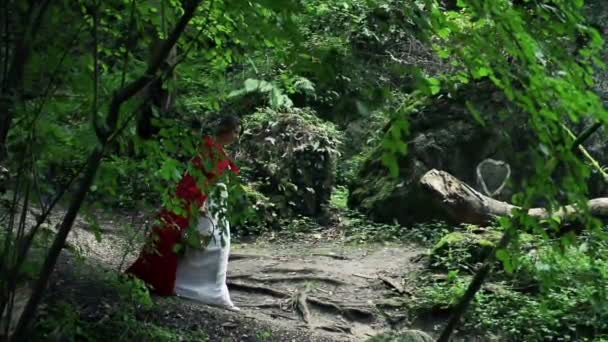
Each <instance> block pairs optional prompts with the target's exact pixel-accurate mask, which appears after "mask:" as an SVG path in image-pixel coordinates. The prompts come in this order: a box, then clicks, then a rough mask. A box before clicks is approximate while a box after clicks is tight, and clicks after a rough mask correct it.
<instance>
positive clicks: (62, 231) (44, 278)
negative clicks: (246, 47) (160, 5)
mask: <svg viewBox="0 0 608 342" xmlns="http://www.w3.org/2000/svg"><path fill="white" fill-rule="evenodd" d="M200 3H201V1H200V0H199V1H187V2H186V3H185V4H184V14H183V15H182V17H181V18H180V20H179V22H178V23H177V25H176V26H175V28H174V29H173V31H172V32H171V35H170V36H169V38H168V39H167V41H166V42H165V43H164V44H163V46H162V47H161V49H160V51H159V53H158V55H156V56H155V58H154V60H153V63H151V64H150V65H149V66H148V69H147V70H146V72H145V74H144V75H143V76H141V77H140V78H138V79H137V80H135V81H133V82H131V83H130V84H128V85H127V86H126V87H124V88H122V89H120V90H119V91H117V92H116V93H115V94H114V96H113V99H112V102H111V104H110V109H109V113H108V117H107V121H106V124H107V126H106V129H108V131H107V132H106V133H105V134H106V138H105V139H104V140H102V141H101V145H100V146H97V147H95V148H94V149H93V151H92V152H91V154H90V156H89V158H88V162H87V166H86V169H85V172H84V177H83V178H82V180H81V181H80V185H79V187H78V189H77V190H76V193H75V194H74V196H73V197H72V199H71V201H70V205H69V208H68V211H67V212H66V214H65V216H64V218H63V221H62V222H61V225H60V227H59V231H58V233H57V235H56V236H55V239H54V240H53V244H52V245H51V247H50V248H49V252H48V255H47V257H46V259H45V261H44V265H43V267H42V269H41V271H40V274H39V276H38V280H37V281H36V284H35V286H34V289H33V292H32V296H31V297H30V299H29V301H28V302H27V304H26V306H25V308H24V310H23V313H22V315H21V317H20V319H19V323H18V324H17V328H16V329H15V333H14V336H13V337H12V340H13V341H15V342H16V341H24V340H26V339H27V335H28V330H29V325H30V323H31V321H32V320H33V318H34V317H35V312H36V309H37V307H38V305H39V303H40V301H41V299H42V294H43V293H44V290H45V289H46V286H47V283H48V280H49V278H50V276H51V273H52V272H53V269H54V268H55V264H56V263H57V259H58V258H59V255H60V254H61V250H62V249H63V247H64V246H65V241H66V239H67V237H68V234H69V233H70V231H71V229H72V225H73V224H74V220H75V219H76V215H77V214H78V211H79V210H80V207H81V206H82V203H83V202H84V199H85V197H86V195H87V193H88V192H89V189H90V187H91V185H92V184H93V181H94V179H95V175H96V174H97V170H98V168H99V165H100V164H101V159H102V157H103V154H104V149H105V147H106V146H107V144H108V142H109V139H108V138H109V137H110V136H112V134H113V133H114V131H115V129H116V125H117V124H118V119H119V113H120V107H121V105H122V104H123V103H124V102H125V101H127V100H129V99H130V98H131V97H133V96H134V95H135V94H136V93H137V92H138V91H139V90H141V89H142V88H143V87H144V86H146V85H147V84H148V83H149V81H150V79H151V78H152V77H153V76H154V75H155V74H156V72H157V71H158V69H159V68H160V65H161V64H162V61H163V60H164V59H165V58H166V57H167V55H168V54H169V52H170V51H171V49H172V48H173V46H174V45H175V43H176V42H177V40H178V39H179V37H180V35H181V34H182V33H183V32H184V30H185V28H186V26H187V25H188V23H189V22H190V20H191V19H192V18H193V17H194V13H195V12H196V9H197V8H198V5H199V4H200Z"/></svg>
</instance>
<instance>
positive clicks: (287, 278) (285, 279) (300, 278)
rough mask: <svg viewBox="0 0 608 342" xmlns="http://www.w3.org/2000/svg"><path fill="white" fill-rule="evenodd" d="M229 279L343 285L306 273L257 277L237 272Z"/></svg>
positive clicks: (336, 280)
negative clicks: (318, 282) (317, 282)
mask: <svg viewBox="0 0 608 342" xmlns="http://www.w3.org/2000/svg"><path fill="white" fill-rule="evenodd" d="M228 278H229V279H241V278H246V279H249V280H253V281H258V282H261V283H278V282H289V281H320V282H326V283H330V284H333V285H344V282H343V281H341V280H338V279H334V278H329V277H323V276H307V275H295V276H283V277H268V278H263V277H257V276H254V275H252V274H237V275H231V276H228Z"/></svg>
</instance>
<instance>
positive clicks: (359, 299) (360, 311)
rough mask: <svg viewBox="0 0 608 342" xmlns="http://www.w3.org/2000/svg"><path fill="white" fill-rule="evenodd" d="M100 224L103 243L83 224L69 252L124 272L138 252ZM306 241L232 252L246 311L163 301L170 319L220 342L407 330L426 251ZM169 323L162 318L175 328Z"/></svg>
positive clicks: (236, 294) (237, 296) (106, 222)
mask: <svg viewBox="0 0 608 342" xmlns="http://www.w3.org/2000/svg"><path fill="white" fill-rule="evenodd" d="M99 223H100V228H101V229H102V231H103V238H102V239H101V241H98V240H97V239H96V237H95V234H94V233H93V232H92V231H91V229H90V224H88V223H87V222H86V221H85V220H84V219H79V220H78V221H77V223H76V227H75V230H74V231H73V232H72V234H71V235H70V237H69V245H70V246H71V248H72V249H74V250H76V251H78V254H81V255H83V256H85V257H86V258H87V260H91V261H95V262H98V263H99V264H101V265H103V266H104V267H107V268H108V269H113V270H117V269H119V268H120V267H121V266H122V268H123V269H124V268H125V267H126V266H127V265H129V263H130V262H131V261H132V260H133V259H134V258H135V256H136V253H137V252H138V248H133V247H129V246H128V243H127V242H126V241H125V238H124V234H122V233H120V230H119V228H117V227H118V226H119V225H120V224H121V223H118V222H115V221H113V220H112V219H108V218H106V219H103V218H102V219H100V221H99ZM305 236H306V235H302V238H301V239H298V238H295V237H292V238H291V239H276V240H274V241H272V242H271V243H270V242H254V243H250V244H234V245H233V249H232V254H231V261H230V265H229V274H228V277H229V287H230V291H231V296H232V297H233V300H234V302H235V304H236V305H237V306H239V307H240V308H241V311H240V312H236V313H235V312H229V311H227V310H223V309H218V308H212V307H209V306H206V305H203V304H199V303H195V302H192V301H187V300H182V299H177V298H158V299H157V300H158V301H160V303H161V304H162V306H163V307H166V308H167V312H168V313H169V314H166V315H165V316H167V315H169V316H171V315H173V316H175V317H177V318H174V319H173V320H174V321H180V322H182V323H183V324H198V325H201V324H202V325H205V326H206V327H205V329H207V330H209V331H210V333H212V334H215V335H217V336H216V337H217V340H221V341H224V340H227V341H275V340H276V341H364V340H366V339H368V338H369V337H370V336H374V335H377V334H380V333H383V332H388V331H390V330H391V329H393V328H395V327H396V326H400V327H402V326H403V324H406V323H407V314H406V313H405V312H404V311H403V309H402V299H401V298H403V297H404V296H407V294H408V293H409V292H410V291H409V290H408V283H409V281H408V275H413V273H415V272H416V271H417V270H419V269H420V268H421V267H422V266H421V265H420V264H419V263H418V262H417V261H416V260H417V259H418V257H419V256H420V255H421V254H423V253H424V249H422V248H420V247H416V246H395V245H393V246H388V245H366V246H345V245H344V244H343V243H341V241H340V239H336V238H335V234H332V233H331V232H329V231H328V232H326V233H323V234H322V236H316V238H312V239H311V238H305ZM330 236H334V237H332V238H330ZM260 241H267V240H264V239H260ZM296 241H297V242H296ZM125 251H126V252H125ZM169 316H168V317H160V318H159V317H157V319H161V320H163V322H165V321H171V319H170V317H169ZM214 322H215V323H214ZM212 325H213V327H211V326H212ZM244 326H245V327H247V326H248V327H249V328H247V329H244ZM218 329H219V330H218ZM243 336H245V337H243ZM213 340H215V339H213Z"/></svg>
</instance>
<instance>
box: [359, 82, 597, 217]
mask: <svg viewBox="0 0 608 342" xmlns="http://www.w3.org/2000/svg"><path fill="white" fill-rule="evenodd" d="M466 102H469V103H470V104H471V105H473V106H474V108H475V109H476V110H477V112H478V113H479V114H480V116H481V117H482V118H483V121H484V122H487V123H488V124H487V125H483V124H481V123H480V122H478V121H477V120H476V119H475V118H474V117H473V115H471V114H470V112H469V110H468V109H467V104H466ZM409 121H410V135H409V140H408V154H407V156H405V157H403V158H401V159H400V160H399V168H400V170H399V177H398V178H396V179H395V178H393V177H391V176H390V175H389V173H388V170H387V169H386V167H385V166H384V165H383V164H382V161H381V154H382V150H381V148H380V147H378V149H377V150H376V151H375V152H374V153H373V154H372V156H371V157H370V158H368V159H367V160H366V162H365V163H364V164H363V166H362V168H361V169H360V172H359V174H358V177H357V179H356V181H355V182H354V183H353V184H352V186H351V187H350V193H351V195H350V198H349V206H350V207H351V208H355V209H358V210H360V211H362V212H363V213H365V214H368V215H369V216H370V217H371V218H373V219H374V220H377V221H381V222H392V221H394V220H396V221H398V222H399V223H401V224H404V225H408V224H412V223H415V222H422V221H429V220H433V219H444V217H442V216H441V215H440V214H438V213H440V212H441V211H440V210H438V209H437V208H435V207H433V205H432V204H431V203H430V201H429V200H428V199H427V198H426V195H425V193H424V192H423V191H421V189H420V188H419V186H418V180H419V179H420V177H421V176H422V175H424V174H425V173H426V172H427V171H429V170H430V169H433V168H435V169H439V170H444V171H447V172H449V173H450V174H452V175H454V176H455V177H457V178H459V179H461V180H462V181H464V182H466V183H467V184H469V185H471V186H472V187H474V188H475V189H476V190H478V191H480V192H482V193H484V194H485V191H484V189H483V186H482V184H480V182H479V181H478V177H477V166H478V165H479V164H480V163H481V162H482V161H484V160H485V159H488V158H490V159H494V160H497V161H502V162H505V163H506V164H508V165H509V167H510V169H511V172H510V181H509V183H508V184H507V185H506V186H505V187H504V188H503V189H502V190H501V191H500V192H499V193H498V194H489V195H493V196H492V197H494V198H496V199H500V200H510V197H511V195H512V194H513V193H514V191H516V190H518V189H520V188H521V185H520V184H521V181H522V179H523V178H524V177H527V176H529V175H531V174H533V173H534V169H535V164H534V159H533V157H532V155H531V151H533V150H538V144H537V142H536V141H537V140H536V138H535V135H534V134H533V133H532V131H531V129H530V128H529V127H528V123H527V116H525V115H522V114H521V113H519V112H517V111H516V110H515V108H514V107H513V105H512V104H510V103H509V102H508V101H507V100H506V99H505V98H504V97H503V96H502V94H501V92H499V91H496V90H495V88H494V87H493V86H492V85H491V84H488V83H485V82H483V83H476V84H470V85H468V86H466V87H464V88H462V89H460V90H459V91H457V92H456V93H455V94H452V96H451V97H448V96H445V95H440V96H438V97H436V98H433V99H430V101H428V103H427V105H425V106H423V107H422V108H419V109H418V111H417V112H415V113H413V114H411V115H410V118H409ZM587 125H588V123H580V124H578V125H576V126H572V125H571V126H570V127H571V129H572V130H573V131H574V132H576V133H578V132H581V131H582V129H583V127H586V126H587ZM602 137H605V135H604V134H603V132H598V133H596V134H594V135H593V136H592V137H591V138H590V139H589V140H588V141H587V143H586V146H587V147H588V150H589V152H590V153H591V154H592V155H593V157H595V158H596V159H597V160H598V161H599V163H600V164H602V165H606V164H607V163H608V154H607V150H606V148H607V147H608V145H607V143H606V139H603V138H602ZM541 162H542V161H541ZM484 167H485V169H486V170H482V171H483V173H484V174H483V178H484V180H485V183H486V185H488V186H487V187H488V188H492V189H489V190H490V191H491V192H492V191H493V190H495V189H496V188H497V187H498V186H499V185H500V184H501V183H502V180H503V179H504V177H505V175H506V174H507V172H506V170H504V168H503V169H502V170H501V169H500V168H499V167H498V166H496V165H490V167H488V165H486V166H484ZM590 190H591V191H590V192H591V193H592V194H593V195H599V194H603V193H605V190H606V185H605V182H603V181H602V180H601V179H599V178H597V177H596V178H593V179H592V181H591V185H590Z"/></svg>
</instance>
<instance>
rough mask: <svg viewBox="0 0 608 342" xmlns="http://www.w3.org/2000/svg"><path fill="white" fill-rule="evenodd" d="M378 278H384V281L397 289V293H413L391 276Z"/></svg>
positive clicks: (379, 277)
mask: <svg viewBox="0 0 608 342" xmlns="http://www.w3.org/2000/svg"><path fill="white" fill-rule="evenodd" d="M378 279H380V280H382V282H384V283H385V284H386V285H388V286H389V287H391V288H393V289H395V290H396V291H397V293H399V294H407V295H409V296H411V295H412V294H411V293H410V292H409V291H407V290H405V289H404V288H403V286H401V284H399V283H398V282H397V281H395V280H393V279H391V278H389V277H385V276H378Z"/></svg>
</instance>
